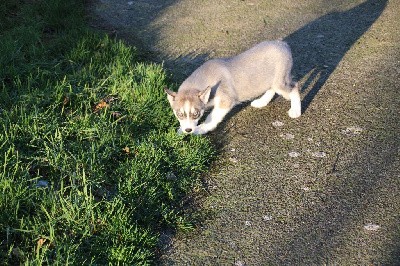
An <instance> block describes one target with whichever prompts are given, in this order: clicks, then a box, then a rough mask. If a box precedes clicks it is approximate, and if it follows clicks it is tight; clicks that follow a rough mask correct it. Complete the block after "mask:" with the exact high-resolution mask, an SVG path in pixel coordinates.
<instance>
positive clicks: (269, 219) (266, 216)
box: [263, 215, 272, 221]
mask: <svg viewBox="0 0 400 266" xmlns="http://www.w3.org/2000/svg"><path fill="white" fill-rule="evenodd" d="M263 220H264V221H271V220H272V216H271V215H264V216H263Z"/></svg>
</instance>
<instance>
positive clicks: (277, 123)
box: [272, 120, 284, 127]
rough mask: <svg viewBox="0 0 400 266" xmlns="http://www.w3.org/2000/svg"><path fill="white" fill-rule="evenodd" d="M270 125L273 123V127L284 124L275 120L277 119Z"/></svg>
mask: <svg viewBox="0 0 400 266" xmlns="http://www.w3.org/2000/svg"><path fill="white" fill-rule="evenodd" d="M272 125H273V126H274V127H281V126H283V125H284V123H283V122H281V121H278V120H277V121H275V122H272Z"/></svg>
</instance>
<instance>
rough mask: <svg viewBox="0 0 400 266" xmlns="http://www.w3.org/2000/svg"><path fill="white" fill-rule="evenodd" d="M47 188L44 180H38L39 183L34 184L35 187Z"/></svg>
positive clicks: (47, 184) (47, 183) (46, 182)
mask: <svg viewBox="0 0 400 266" xmlns="http://www.w3.org/2000/svg"><path fill="white" fill-rule="evenodd" d="M48 186H49V182H48V181H46V180H39V181H38V182H37V183H36V187H41V188H46V187H48Z"/></svg>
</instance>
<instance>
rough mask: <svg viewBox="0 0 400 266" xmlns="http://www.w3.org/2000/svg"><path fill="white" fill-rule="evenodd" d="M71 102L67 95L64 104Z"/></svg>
mask: <svg viewBox="0 0 400 266" xmlns="http://www.w3.org/2000/svg"><path fill="white" fill-rule="evenodd" d="M68 103H69V97H68V96H65V98H64V100H63V106H66V105H67V104H68Z"/></svg>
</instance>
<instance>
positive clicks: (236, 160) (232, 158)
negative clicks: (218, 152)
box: [229, 157, 238, 163]
mask: <svg viewBox="0 0 400 266" xmlns="http://www.w3.org/2000/svg"><path fill="white" fill-rule="evenodd" d="M229 161H231V162H232V163H237V162H238V159H237V158H236V157H229Z"/></svg>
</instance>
